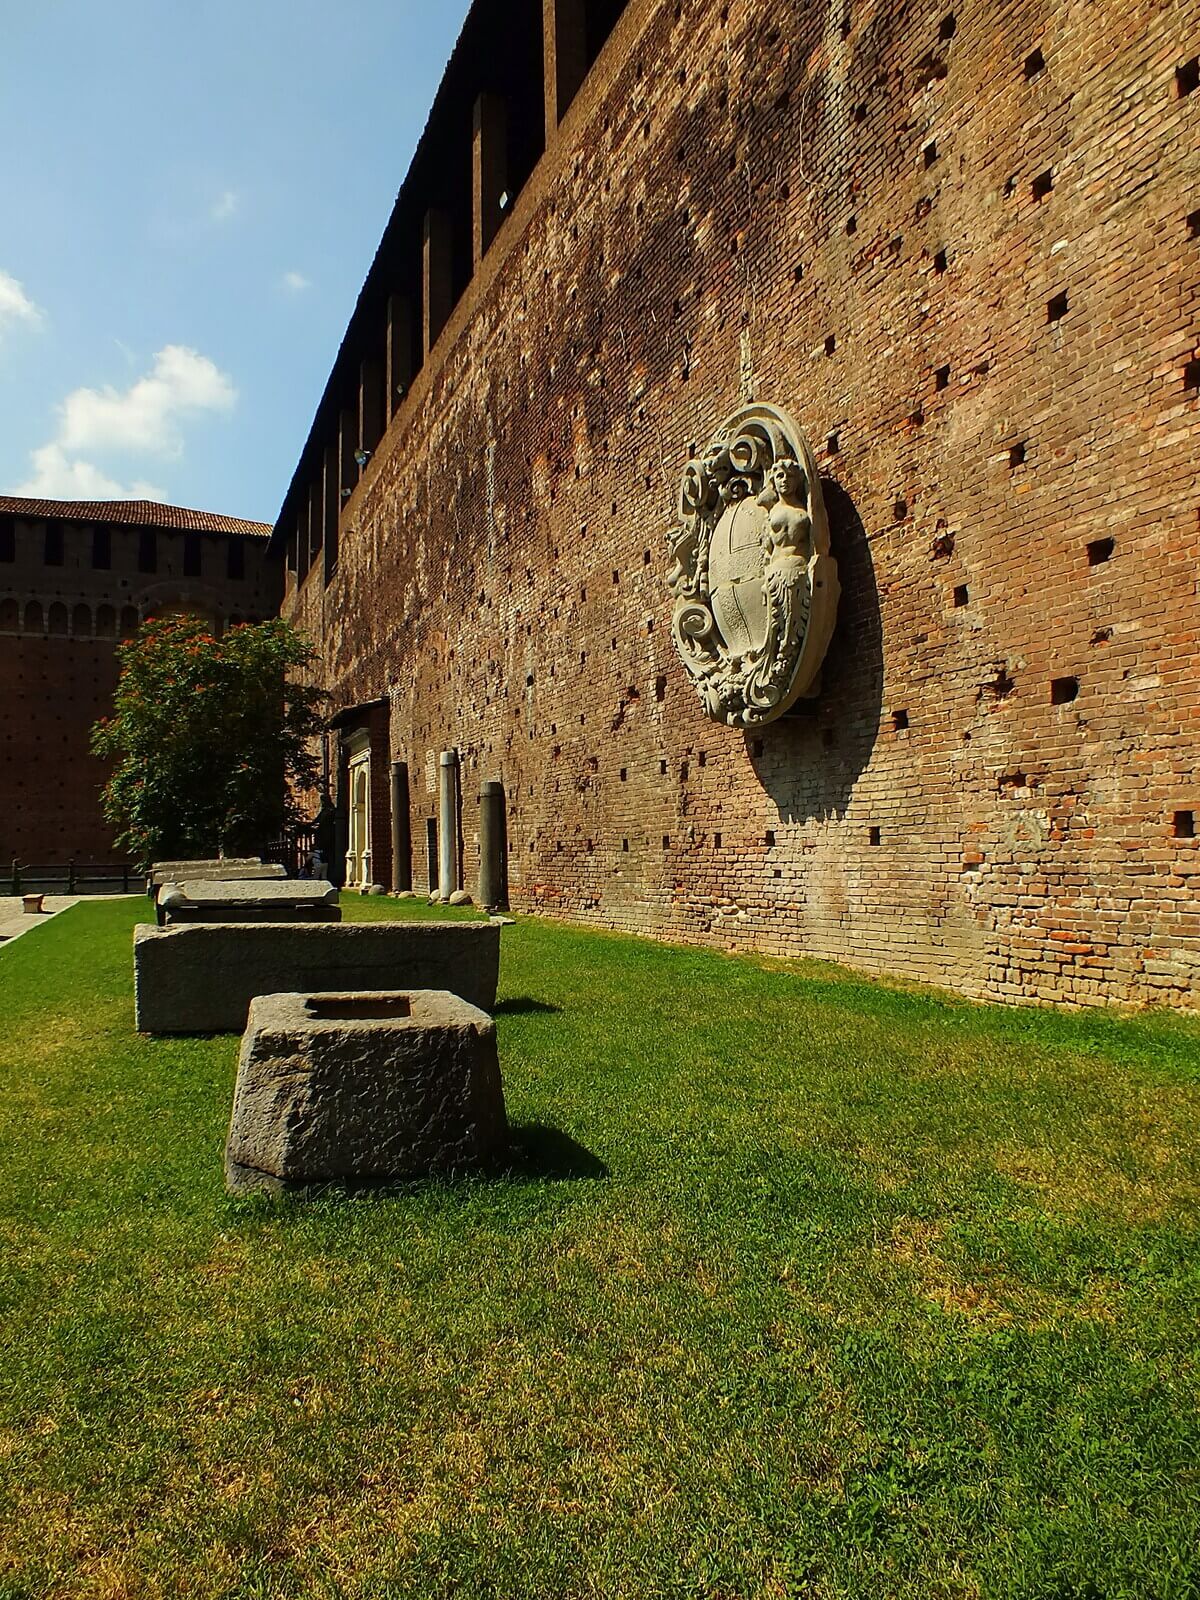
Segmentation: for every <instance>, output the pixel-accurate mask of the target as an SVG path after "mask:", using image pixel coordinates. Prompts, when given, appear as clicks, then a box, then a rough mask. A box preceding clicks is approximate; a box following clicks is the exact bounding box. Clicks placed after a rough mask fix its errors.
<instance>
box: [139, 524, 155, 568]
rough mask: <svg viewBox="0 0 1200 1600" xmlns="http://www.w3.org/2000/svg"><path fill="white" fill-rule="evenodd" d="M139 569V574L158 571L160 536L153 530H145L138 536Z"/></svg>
mask: <svg viewBox="0 0 1200 1600" xmlns="http://www.w3.org/2000/svg"><path fill="white" fill-rule="evenodd" d="M137 568H138V571H139V572H157V571H158V536H157V534H156V533H155V532H154V529H153V528H143V529H142V531H141V532H140V533H139V534H138V556H137Z"/></svg>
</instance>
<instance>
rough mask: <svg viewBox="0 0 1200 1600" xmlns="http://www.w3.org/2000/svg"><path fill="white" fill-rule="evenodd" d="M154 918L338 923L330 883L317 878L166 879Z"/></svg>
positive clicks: (338, 909)
mask: <svg viewBox="0 0 1200 1600" xmlns="http://www.w3.org/2000/svg"><path fill="white" fill-rule="evenodd" d="M158 920H159V922H160V924H161V923H164V922H165V923H167V924H174V923H180V922H340V921H341V920H342V911H341V907H340V906H339V905H338V892H337V890H336V889H335V888H334V886H333V884H331V883H327V882H325V880H324V879H321V878H315V879H309V880H305V881H303V882H292V881H290V880H287V879H285V880H283V881H279V880H277V879H274V880H273V879H265V880H257V879H252V880H246V879H244V878H239V879H236V880H232V881H229V882H222V881H220V880H219V879H205V878H201V879H199V880H191V879H189V880H188V881H187V882H185V883H164V884H163V885H162V887H161V888H160V889H159V891H158Z"/></svg>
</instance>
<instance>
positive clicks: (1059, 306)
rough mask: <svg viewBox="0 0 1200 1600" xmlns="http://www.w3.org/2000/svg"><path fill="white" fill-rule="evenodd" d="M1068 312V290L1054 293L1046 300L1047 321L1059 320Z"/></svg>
mask: <svg viewBox="0 0 1200 1600" xmlns="http://www.w3.org/2000/svg"><path fill="white" fill-rule="evenodd" d="M1066 314H1067V291H1066V290H1065V289H1064V290H1063V291H1062V293H1061V294H1056V295H1054V296H1053V297H1052V298H1051V299H1050V300H1047V302H1046V321H1047V322H1058V321H1060V320H1061V319H1062V318H1063V317H1065V316H1066Z"/></svg>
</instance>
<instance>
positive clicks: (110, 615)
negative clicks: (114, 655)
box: [96, 606, 117, 639]
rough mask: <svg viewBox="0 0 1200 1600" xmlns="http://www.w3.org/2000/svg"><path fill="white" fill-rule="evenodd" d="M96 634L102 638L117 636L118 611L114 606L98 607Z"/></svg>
mask: <svg viewBox="0 0 1200 1600" xmlns="http://www.w3.org/2000/svg"><path fill="white" fill-rule="evenodd" d="M96 636H97V638H100V639H115V638H116V636H117V613H116V612H115V611H114V610H113V608H112V606H97V607H96Z"/></svg>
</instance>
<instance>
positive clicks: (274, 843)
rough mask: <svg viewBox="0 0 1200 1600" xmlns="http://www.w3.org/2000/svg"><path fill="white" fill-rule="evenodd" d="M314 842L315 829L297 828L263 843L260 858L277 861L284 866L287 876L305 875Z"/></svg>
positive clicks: (306, 874) (301, 876) (297, 876)
mask: <svg viewBox="0 0 1200 1600" xmlns="http://www.w3.org/2000/svg"><path fill="white" fill-rule="evenodd" d="M315 843H316V831H315V829H313V828H297V829H296V831H295V833H291V834H288V835H286V836H285V837H284V838H281V839H272V840H271V842H270V844H266V845H264V846H263V852H262V858H263V860H264V861H275V862H278V863H279V865H280V866H282V867H283V868H285V870H286V871H287V875H288V877H289V878H303V877H307V876H308V866H309V862H310V861H311V859H312V853H313V848H314V845H315Z"/></svg>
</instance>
